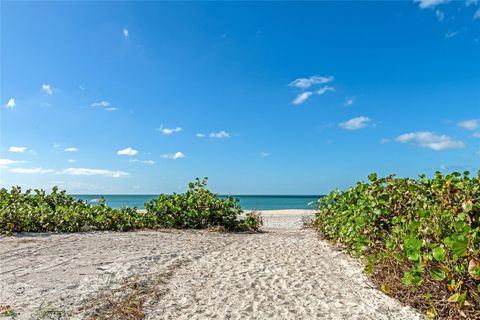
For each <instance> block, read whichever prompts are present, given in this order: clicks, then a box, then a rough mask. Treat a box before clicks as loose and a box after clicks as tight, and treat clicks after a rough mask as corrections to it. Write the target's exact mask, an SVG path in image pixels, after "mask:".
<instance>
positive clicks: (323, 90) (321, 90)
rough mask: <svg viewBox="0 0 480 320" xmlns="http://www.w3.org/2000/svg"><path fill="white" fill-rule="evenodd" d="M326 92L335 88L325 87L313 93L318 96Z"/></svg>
mask: <svg viewBox="0 0 480 320" xmlns="http://www.w3.org/2000/svg"><path fill="white" fill-rule="evenodd" d="M328 91H335V88H334V87H330V86H325V87H323V88H320V89H318V90H317V91H315V93H316V94H318V95H322V94H324V93H327V92H328Z"/></svg>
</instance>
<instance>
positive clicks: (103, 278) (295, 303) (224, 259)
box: [0, 210, 422, 319]
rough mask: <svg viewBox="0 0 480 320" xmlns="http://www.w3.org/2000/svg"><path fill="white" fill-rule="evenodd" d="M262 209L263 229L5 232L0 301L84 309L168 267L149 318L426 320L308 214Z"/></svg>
mask: <svg viewBox="0 0 480 320" xmlns="http://www.w3.org/2000/svg"><path fill="white" fill-rule="evenodd" d="M311 215H312V212H311V211H305V210H297V211H292V210H289V211H288V212H285V211H265V212H263V213H262V216H263V218H264V229H263V230H264V232H262V233H258V234H248V233H236V234H235V233H218V232H208V231H187V230H183V231H179V230H166V231H165V230H164V231H135V232H127V233H120V232H93V233H84V234H54V235H51V234H50V235H45V234H37V235H33V234H22V235H15V236H13V237H0V283H1V284H2V289H1V290H0V304H9V305H10V306H12V308H13V309H14V310H15V311H16V312H17V313H18V317H17V319H31V318H32V317H33V318H35V317H37V316H38V315H39V314H41V313H42V312H45V310H47V311H48V310H55V311H59V313H58V314H61V315H62V316H63V317H64V318H73V319H82V318H84V317H85V315H86V314H85V313H84V310H83V307H84V306H85V305H86V304H88V302H89V301H92V300H95V299H96V297H98V296H99V295H101V294H102V292H108V290H111V289H112V288H115V287H116V286H117V285H118V284H119V283H121V282H122V281H123V280H124V279H126V278H129V277H132V276H134V275H155V274H166V272H168V274H169V276H168V278H167V277H166V278H165V279H164V281H163V282H162V285H161V286H162V288H159V290H161V292H162V294H161V295H158V296H157V298H156V299H152V300H150V301H148V303H146V304H145V307H144V311H145V314H146V318H148V319H273V318H274V319H422V316H421V315H419V314H418V313H417V312H416V311H414V310H412V309H411V308H410V307H405V306H403V305H401V304H400V303H399V302H398V301H396V300H394V299H392V298H390V297H388V296H386V295H384V294H383V293H382V292H380V291H378V290H377V289H375V288H373V287H372V286H371V284H370V283H369V282H368V279H367V278H366V277H365V275H364V274H363V271H362V270H363V268H362V265H361V264H360V263H359V262H358V261H357V260H355V259H353V258H351V257H349V256H348V255H346V254H345V253H343V252H341V251H339V250H336V249H335V248H333V247H331V246H330V245H329V244H327V243H326V242H324V241H322V240H320V239H319V238H318V236H317V235H316V234H315V232H314V231H313V230H311V229H303V228H302V221H303V220H304V219H305V217H308V216H311Z"/></svg>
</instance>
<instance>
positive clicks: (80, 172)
mask: <svg viewBox="0 0 480 320" xmlns="http://www.w3.org/2000/svg"><path fill="white" fill-rule="evenodd" d="M59 173H60V174H69V175H73V176H95V175H96V176H102V177H111V178H120V177H126V176H128V175H130V173H128V172H124V171H112V170H105V169H88V168H67V169H63V170H62V171H60V172H59Z"/></svg>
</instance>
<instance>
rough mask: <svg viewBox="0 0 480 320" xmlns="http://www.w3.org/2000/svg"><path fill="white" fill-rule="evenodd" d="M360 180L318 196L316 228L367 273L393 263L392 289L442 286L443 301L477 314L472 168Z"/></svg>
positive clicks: (478, 200)
mask: <svg viewBox="0 0 480 320" xmlns="http://www.w3.org/2000/svg"><path fill="white" fill-rule="evenodd" d="M368 178H369V180H370V182H369V183H364V182H359V183H358V184H357V185H356V186H355V187H352V188H350V189H349V190H347V191H344V192H341V191H339V190H336V191H333V192H332V193H330V194H329V195H327V196H325V197H323V198H321V199H320V200H319V201H318V204H317V206H318V213H317V214H316V217H315V221H314V224H315V226H316V228H317V230H318V231H319V232H320V233H321V234H322V235H323V236H324V237H326V238H328V239H330V240H332V241H333V242H335V243H341V244H342V245H344V246H345V247H346V248H347V250H349V251H350V252H353V253H355V254H356V255H358V256H363V257H365V258H366V261H367V269H369V270H370V271H372V272H373V271H374V270H375V268H383V267H385V266H386V264H385V263H384V262H385V261H390V262H391V263H390V262H389V264H390V265H392V264H393V265H398V266H401V268H400V269H401V270H402V272H403V276H402V279H401V281H400V282H402V283H400V284H398V285H399V286H400V287H404V288H410V290H411V291H417V292H420V291H422V286H424V287H426V286H429V287H428V288H423V289H425V290H426V291H428V290H437V289H438V288H445V290H446V292H447V293H448V292H449V293H448V296H449V297H450V299H449V302H446V301H443V302H444V303H445V304H448V303H450V304H453V305H456V306H457V307H460V308H462V307H466V306H467V305H469V308H468V309H469V310H475V311H473V312H474V314H475V315H477V316H480V171H479V172H478V174H477V176H476V177H470V175H469V173H468V172H465V173H464V174H463V175H462V174H460V173H452V174H449V175H442V174H441V173H439V172H437V173H436V174H435V177H434V178H433V179H428V178H427V177H425V176H423V175H422V176H420V178H419V179H418V180H414V179H408V178H405V179H399V178H394V176H388V177H386V178H378V177H377V175H376V174H371V175H369V177H368ZM385 268H386V267H385ZM397 269H398V268H397ZM392 270H393V269H392ZM394 271H395V270H394ZM396 271H398V270H396ZM392 272H393V271H392ZM390 276H392V277H391V278H393V275H392V274H391V275H390ZM386 277H387V278H388V275H387V276H386ZM432 283H433V284H435V283H437V284H439V285H436V286H435V285H432ZM433 287H436V288H437V289H432V288H433ZM425 290H423V291H425ZM442 290H443V289H442ZM384 291H389V290H384ZM426 291H425V292H426ZM448 296H447V298H448ZM432 312H433V314H436V311H435V310H433V311H432ZM462 312H463V311H462Z"/></svg>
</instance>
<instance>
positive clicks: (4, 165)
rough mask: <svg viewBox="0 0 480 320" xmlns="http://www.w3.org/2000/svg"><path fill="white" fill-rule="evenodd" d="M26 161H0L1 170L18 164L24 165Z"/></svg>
mask: <svg viewBox="0 0 480 320" xmlns="http://www.w3.org/2000/svg"><path fill="white" fill-rule="evenodd" d="M24 162H25V161H21V160H12V159H0V168H7V167H8V166H9V165H12V164H16V163H24Z"/></svg>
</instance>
